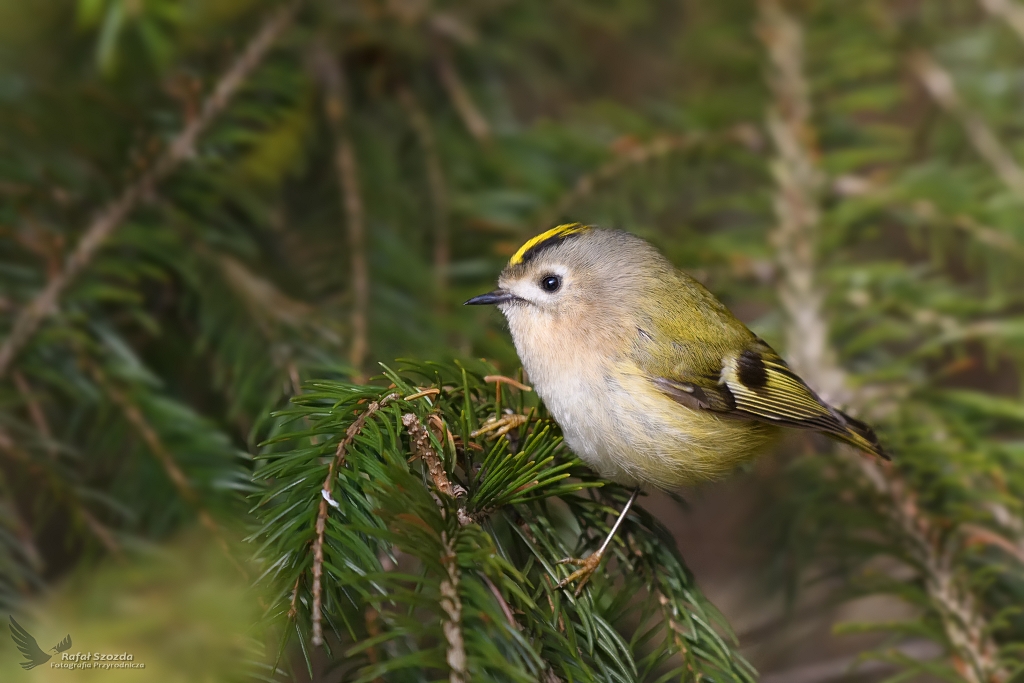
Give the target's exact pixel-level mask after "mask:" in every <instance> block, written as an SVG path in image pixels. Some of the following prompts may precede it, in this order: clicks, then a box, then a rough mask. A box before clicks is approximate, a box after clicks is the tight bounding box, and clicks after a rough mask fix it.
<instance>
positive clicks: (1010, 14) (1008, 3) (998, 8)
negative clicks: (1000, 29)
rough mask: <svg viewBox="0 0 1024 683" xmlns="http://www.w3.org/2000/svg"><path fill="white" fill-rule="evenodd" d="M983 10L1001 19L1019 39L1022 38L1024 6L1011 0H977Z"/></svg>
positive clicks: (1023, 36)
mask: <svg viewBox="0 0 1024 683" xmlns="http://www.w3.org/2000/svg"><path fill="white" fill-rule="evenodd" d="M978 3H979V4H980V5H981V6H982V7H983V8H985V11H986V12H988V13H989V14H991V15H992V16H994V17H997V18H999V19H1002V20H1003V21H1005V22H1006V23H1007V25H1009V27H1010V28H1011V29H1012V30H1013V32H1014V33H1016V34H1017V37H1019V38H1020V39H1021V40H1024V7H1021V6H1020V5H1018V4H1017V3H1015V2H1013V1H1012V0H978Z"/></svg>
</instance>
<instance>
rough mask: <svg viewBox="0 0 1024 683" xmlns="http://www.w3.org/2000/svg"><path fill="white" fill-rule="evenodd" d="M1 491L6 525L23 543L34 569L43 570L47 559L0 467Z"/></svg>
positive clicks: (0, 516) (0, 515)
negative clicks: (44, 557) (40, 549)
mask: <svg viewBox="0 0 1024 683" xmlns="http://www.w3.org/2000/svg"><path fill="white" fill-rule="evenodd" d="M0 491H2V492H3V496H2V497H0V519H2V520H3V521H4V522H5V523H6V524H5V526H7V527H8V528H10V530H11V531H12V532H13V533H14V536H15V537H16V538H17V539H18V542H19V543H20V544H21V552H22V553H23V554H24V555H25V559H26V560H28V563H29V565H30V566H31V567H32V569H34V570H35V571H37V572H41V571H42V570H43V569H44V568H45V567H46V561H45V560H44V559H43V556H42V554H41V553H40V552H39V546H37V545H36V540H35V534H33V533H32V527H31V526H30V525H29V523H28V522H27V521H26V520H25V517H24V516H23V515H22V514H21V510H20V509H19V508H18V502H17V500H15V497H14V495H13V492H12V491H11V487H10V485H9V484H8V482H7V475H6V473H5V472H4V470H3V469H2V468H0Z"/></svg>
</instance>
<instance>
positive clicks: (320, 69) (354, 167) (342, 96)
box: [312, 41, 370, 380]
mask: <svg viewBox="0 0 1024 683" xmlns="http://www.w3.org/2000/svg"><path fill="white" fill-rule="evenodd" d="M312 57H313V65H314V69H315V71H316V76H317V80H318V81H319V82H320V88H321V92H322V96H323V107H324V117H325V118H326V119H327V122H328V124H329V125H330V127H331V137H332V141H333V145H334V154H333V157H334V167H335V172H336V173H337V176H338V190H339V198H340V201H341V209H342V213H343V214H344V216H345V227H346V232H347V239H348V248H349V267H350V269H351V275H350V277H351V285H350V286H351V292H352V308H351V312H350V314H349V323H350V325H351V327H352V339H351V342H350V344H351V345H350V347H349V354H348V359H349V364H350V365H351V366H352V368H353V370H354V371H355V373H356V376H355V378H354V379H357V380H358V379H361V378H362V372H363V369H364V366H365V365H366V356H367V352H368V351H369V340H368V338H367V335H368V333H369V332H368V324H369V323H368V318H369V307H370V272H369V266H368V263H367V257H366V210H365V207H364V206H363V195H362V191H361V189H360V182H359V165H358V161H357V159H356V151H355V146H354V145H353V143H352V136H351V133H350V131H349V119H350V118H351V111H350V106H349V103H348V93H347V92H346V88H347V83H346V80H345V72H344V71H343V70H342V66H341V63H340V61H339V59H338V57H337V56H335V55H334V54H332V53H331V51H330V50H329V49H328V48H327V46H326V45H325V44H324V42H323V41H320V42H318V43H317V44H316V45H315V46H314V48H313V55H312Z"/></svg>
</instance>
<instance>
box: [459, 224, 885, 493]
mask: <svg viewBox="0 0 1024 683" xmlns="http://www.w3.org/2000/svg"><path fill="white" fill-rule="evenodd" d="M466 303H467V304H494V305H496V306H497V307H498V308H499V309H500V310H501V312H502V313H503V314H504V315H505V317H506V318H507V319H508V325H509V329H510V331H511V333H512V339H513V341H514V342H515V347H516V351H517V352H518V354H519V358H520V360H521V361H522V363H523V368H524V369H525V370H526V373H527V375H528V376H529V379H530V381H531V382H532V384H533V386H534V388H535V389H536V391H537V394H538V395H539V396H540V398H541V399H542V400H543V401H544V404H545V405H546V406H547V408H548V410H549V411H550V413H551V415H552V416H553V417H554V419H555V421H556V422H558V424H559V426H560V427H561V428H562V432H563V434H564V435H565V440H566V443H567V444H568V446H569V448H571V449H572V450H573V452H575V453H576V454H577V455H578V456H579V457H580V458H581V459H582V460H583V461H585V462H586V463H587V464H589V465H590V466H591V467H593V468H594V469H595V470H597V471H598V472H599V473H600V474H601V475H602V476H603V477H605V478H608V479H611V480H613V481H616V482H618V483H621V484H625V485H630V486H655V487H659V488H669V487H677V486H680V485H685V484H692V483H696V482H699V481H702V480H707V479H713V478H718V477H721V476H723V475H725V474H726V473H728V472H729V471H730V470H732V469H733V468H734V467H735V466H736V465H738V464H739V463H742V462H744V461H746V460H748V459H750V458H752V457H753V456H755V455H757V454H758V453H759V452H761V451H763V450H764V449H765V447H766V446H768V445H769V444H770V443H771V442H772V441H773V440H774V439H775V438H776V437H777V435H778V434H779V432H780V427H787V428H794V429H806V430H812V431H815V432H820V433H822V434H825V435H827V436H830V437H832V438H834V439H838V440H839V441H843V442H846V443H848V444H851V445H852V446H855V447H856V448H859V449H861V450H863V451H866V452H868V453H872V454H874V455H876V456H880V457H882V458H886V459H888V456H887V455H886V453H885V451H884V449H883V448H882V446H881V444H880V443H879V441H878V438H877V437H876V436H875V433H874V432H873V431H872V429H871V428H870V427H868V426H867V425H866V424H864V423H863V422H860V421H859V420H856V419H854V418H852V417H850V416H849V415H847V414H845V413H843V412H842V411H840V410H837V409H836V408H833V407H831V406H829V405H828V404H827V403H825V402H824V401H822V400H821V398H819V397H818V395H817V394H815V393H814V391H813V390H812V389H810V388H809V387H808V386H807V384H806V383H805V382H804V381H803V380H802V379H800V378H799V377H798V376H797V375H796V374H795V373H794V372H793V371H792V370H791V369H790V368H789V366H787V365H786V362H785V361H784V360H782V358H781V357H780V356H779V354H777V353H776V352H775V351H774V350H772V348H771V347H770V346H768V344H766V343H765V342H764V341H762V340H761V339H759V338H758V337H757V335H755V334H754V333H753V332H751V331H750V330H749V329H747V327H746V326H745V325H744V324H743V323H741V322H740V321H739V320H737V319H736V317H735V316H734V315H733V314H732V313H730V312H729V310H728V309H726V307H725V306H724V305H723V304H722V303H721V302H720V301H719V300H718V299H716V298H715V297H714V296H713V295H712V294H711V293H710V292H709V291H708V290H707V289H705V288H704V286H703V285H701V284H700V283H699V282H697V281H696V280H694V279H693V278H692V277H690V276H688V275H686V274H685V273H683V272H681V271H679V270H678V269H676V268H675V267H674V266H673V265H672V264H671V263H669V261H668V260H667V259H666V258H665V257H664V256H662V255H661V254H660V253H659V252H658V251H657V250H656V249H655V248H654V247H652V246H651V245H650V244H648V243H647V242H646V241H644V240H643V239H640V238H639V237H636V236H634V235H631V234H629V233H626V232H621V231H618V230H603V229H597V228H592V227H588V226H584V225H580V224H571V225H561V226H558V227H556V228H554V229H552V230H548V231H547V232H545V233H543V234H541V235H538V236H537V237H534V238H533V239H531V240H529V241H528V242H526V243H525V244H524V245H523V246H522V247H521V248H520V249H519V250H518V251H517V252H516V253H515V255H514V256H512V258H511V259H510V260H509V262H508V265H507V266H506V267H505V269H504V270H503V271H502V273H501V275H500V277H499V278H498V289H496V290H494V291H493V292H490V293H488V294H482V295H480V296H477V297H474V298H472V299H470V300H469V301H467V302H466Z"/></svg>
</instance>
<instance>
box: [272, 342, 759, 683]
mask: <svg viewBox="0 0 1024 683" xmlns="http://www.w3.org/2000/svg"><path fill="white" fill-rule="evenodd" d="M406 363H407V364H406V367H405V368H403V369H402V370H400V371H398V372H392V371H390V370H387V371H386V378H387V380H388V381H389V382H390V383H391V387H390V388H387V389H382V388H380V387H367V386H358V385H352V384H346V383H342V382H334V381H326V380H318V381H315V382H310V383H307V384H306V386H305V388H304V390H303V392H302V393H301V394H298V395H296V396H294V397H293V398H292V399H291V406H290V407H289V408H287V409H285V410H282V411H280V412H279V413H278V414H277V419H278V420H279V421H280V422H278V423H277V424H278V425H279V427H278V428H279V429H280V430H281V431H279V432H276V433H275V434H274V435H272V437H271V438H270V439H269V440H268V441H267V443H266V446H265V448H266V449H267V450H266V451H265V452H264V453H263V454H262V455H261V456H260V462H261V463H262V464H261V465H260V467H259V468H258V469H257V472H256V476H257V478H258V479H259V480H261V481H265V482H266V483H267V490H266V491H265V492H264V493H263V494H262V495H261V496H260V501H259V503H258V504H257V506H256V511H257V514H258V515H259V517H260V518H261V519H262V520H264V522H263V527H262V529H261V530H260V532H259V533H258V534H257V535H256V537H257V538H259V539H262V545H261V550H260V556H261V558H262V561H264V562H265V563H266V566H267V572H266V574H265V576H266V577H268V578H272V577H275V576H276V577H277V579H276V580H280V581H281V582H282V585H281V586H280V590H279V591H276V594H277V595H278V596H279V598H278V599H279V601H280V604H279V606H278V609H277V610H273V613H276V614H280V615H287V614H293V615H294V617H292V619H297V618H298V612H299V611H301V610H302V609H303V605H307V604H311V603H315V606H314V610H315V611H316V610H319V611H322V618H323V619H324V620H329V621H330V623H333V624H337V625H338V628H336V630H335V633H336V635H337V638H338V641H339V642H338V646H339V647H341V648H342V652H343V653H345V654H344V657H345V658H346V661H348V662H351V663H352V665H353V666H359V667H360V668H359V671H358V673H356V674H355V678H354V680H357V681H365V682H367V683H368V682H369V681H372V680H374V679H377V678H385V677H386V674H388V673H389V672H395V671H398V670H400V669H404V668H410V667H416V668H417V669H418V670H424V669H426V670H427V671H429V672H434V671H437V672H440V671H442V670H443V671H444V672H445V675H447V676H448V678H449V680H461V681H468V680H491V679H498V680H510V681H523V683H526V682H527V681H535V680H544V681H552V682H553V681H557V680H601V681H611V680H638V681H641V680H642V681H652V682H653V681H655V680H669V679H671V678H675V679H677V680H693V679H695V678H697V677H699V676H701V675H703V676H705V677H708V678H714V679H715V680H722V681H731V682H732V683H751V681H752V680H753V674H752V671H751V669H750V668H749V665H747V664H746V663H745V662H744V661H743V660H742V658H740V657H739V656H738V655H737V654H736V652H735V650H734V646H733V645H731V644H729V642H728V641H727V640H726V636H724V635H723V633H725V634H727V633H728V628H727V627H726V626H725V625H724V624H723V623H722V621H721V619H720V617H719V616H718V615H717V613H716V612H715V611H714V610H713V608H711V607H710V605H708V604H707V603H706V601H705V600H704V599H703V598H702V597H701V596H700V594H699V593H698V592H697V591H696V589H695V586H694V585H693V578H692V576H691V575H690V574H689V573H688V572H687V571H686V569H685V567H684V566H683V565H682V563H681V560H680V559H679V557H678V555H677V554H676V553H675V551H674V549H673V547H672V545H673V544H672V540H671V537H670V536H669V535H668V533H667V531H665V529H664V528H663V527H661V526H660V524H658V522H657V521H656V520H655V519H653V518H652V517H651V516H650V515H649V514H648V513H646V511H643V510H635V511H634V512H635V513H631V514H630V515H629V518H628V519H627V520H626V521H625V522H624V523H623V524H622V527H621V529H620V537H619V540H617V541H616V543H615V544H613V546H612V547H610V548H609V555H610V556H611V557H610V559H609V562H608V563H607V564H606V565H605V566H604V568H603V569H601V570H600V571H599V572H598V574H599V576H598V575H595V577H594V578H593V579H592V580H591V582H590V584H589V585H590V588H589V589H588V592H587V593H585V594H584V595H582V596H581V597H579V598H575V597H574V596H573V595H572V592H571V591H561V590H559V589H556V588H555V584H556V583H557V582H558V579H559V573H560V572H562V573H564V570H563V569H561V568H560V567H557V566H556V561H557V559H559V558H561V557H564V556H566V555H568V554H572V553H573V551H574V550H576V548H573V547H570V546H568V545H567V544H566V538H567V533H568V534H570V535H571V536H573V537H574V536H575V532H572V531H569V530H568V529H567V528H565V527H564V523H563V522H561V521H559V518H558V517H555V516H553V515H552V514H551V507H550V506H551V505H552V503H554V502H555V501H559V502H558V507H560V508H562V507H564V509H565V510H566V511H567V512H566V514H568V515H571V516H572V518H573V519H575V522H574V524H578V525H579V527H580V536H581V538H580V545H581V546H583V547H584V548H585V547H586V546H588V545H591V544H593V543H598V542H600V539H601V538H603V537H604V535H605V534H606V533H607V531H608V525H609V523H610V521H609V520H610V519H611V518H613V517H614V514H611V513H614V510H613V509H612V508H611V507H609V502H608V501H611V502H612V503H621V501H622V500H624V499H625V498H626V497H628V496H629V495H630V491H629V490H627V489H624V488H622V487H617V486H613V485H610V484H607V483H605V482H601V481H600V480H599V479H598V478H597V476H596V475H595V474H594V473H593V472H591V471H589V470H588V469H586V468H585V467H583V465H582V463H580V462H579V461H578V460H577V459H576V458H574V457H573V456H572V455H571V454H570V453H569V452H568V451H566V450H565V449H564V448H562V446H561V438H560V436H559V434H558V431H557V428H556V427H555V425H553V424H552V423H551V422H550V420H549V419H547V418H546V417H545V416H544V415H543V413H542V412H539V411H540V406H539V404H538V403H537V399H536V397H535V396H534V395H533V393H532V392H528V391H522V390H519V389H517V388H515V386H514V385H513V384H508V383H505V382H501V381H494V378H495V377H498V375H497V374H496V373H495V372H494V370H493V368H490V367H486V368H484V369H482V370H479V369H474V370H472V371H471V370H469V369H467V368H465V367H453V366H449V365H444V364H434V363H411V362H406ZM485 377H486V378H487V379H486V380H485ZM496 388H497V389H498V391H499V392H500V394H498V395H496V394H495V389H496ZM386 397H390V399H389V401H388V403H387V404H386V405H381V403H382V402H383V399H384V398H386ZM402 397H405V398H402ZM373 405H379V406H380V407H379V408H377V409H375V412H374V413H373V417H372V418H370V419H367V418H368V417H369V415H368V413H369V407H370V406H373ZM505 408H508V409H510V410H512V411H514V414H516V415H535V417H536V419H531V420H530V421H528V422H524V423H522V424H519V425H518V426H516V427H514V429H512V430H510V432H509V433H508V434H506V435H505V437H502V438H498V439H493V440H492V439H490V438H489V436H490V433H488V432H485V433H483V434H478V435H477V436H473V433H474V432H476V431H477V430H478V429H479V427H480V425H481V424H486V421H487V420H488V419H490V418H493V417H494V416H495V415H498V414H500V413H501V412H502V411H503V410H504V409H505ZM288 424H294V425H295V426H297V427H299V428H300V429H301V431H299V432H294V433H293V432H289V431H287V429H288V428H287V425H288ZM339 437H340V438H339ZM341 451H344V463H345V466H344V467H338V468H337V469H336V470H334V472H333V473H332V474H329V476H330V478H331V480H332V481H333V482H334V483H335V486H334V490H333V492H331V493H330V501H333V504H332V503H330V502H329V501H328V498H327V496H326V495H325V491H324V489H323V486H321V485H319V484H317V488H316V490H315V491H314V490H313V488H312V487H311V485H310V484H311V481H316V482H319V481H321V479H320V477H319V475H318V476H315V477H314V476H312V473H313V472H318V473H322V472H323V471H324V469H327V470H328V472H330V467H329V466H328V465H326V464H325V463H324V462H323V458H325V457H327V456H328V454H330V456H331V457H332V462H335V461H337V460H336V455H337V453H339V452H341ZM598 488H600V489H601V490H602V492H603V495H600V496H599V495H597V494H596V493H594V491H595V490H596V489H598ZM463 490H464V491H465V494H464V495H463V494H462V492H463ZM303 510H314V511H315V512H314V513H313V514H312V515H311V516H312V517H314V518H316V519H317V524H316V525H315V526H314V527H313V528H310V526H308V523H307V521H306V520H308V519H310V517H309V516H307V514H306V513H304V512H303ZM321 511H325V512H324V514H320V512H321ZM328 512H329V514H327V513H328ZM310 532H311V533H310ZM321 539H322V540H321ZM314 545H315V546H316V548H315V550H313V551H312V552H311V548H313V546H314ZM316 567H319V568H320V569H318V570H316V571H317V572H318V573H319V576H320V580H321V582H320V585H319V586H318V587H317V588H316V591H317V592H318V593H319V594H320V599H319V600H316V599H311V598H312V596H310V590H311V588H310V587H308V586H307V585H306V584H304V583H303V582H302V581H301V580H300V581H297V580H296V579H297V578H299V577H301V576H302V575H303V573H304V572H306V571H308V570H309V569H311V568H314V569H315V568H316ZM623 581H624V582H625V584H622V583H621V582H623ZM285 582H286V583H285ZM658 595H661V596H663V597H664V599H665V601H667V602H664V603H658V602H657V598H656V596H658ZM634 598H636V599H637V600H639V601H640V603H641V604H642V605H644V606H645V607H644V610H643V611H642V614H638V615H637V618H639V617H642V619H640V623H642V624H644V625H645V626H644V627H643V628H642V629H639V630H637V632H636V635H635V637H634V638H633V640H627V639H623V636H621V635H619V630H617V629H626V630H627V631H630V632H631V631H632V629H633V628H634V626H633V624H634V623H635V618H634V610H635V609H637V608H635V607H634ZM652 605H653V606H655V607H657V609H653V610H652V607H651V606H652ZM660 605H665V607H664V609H667V610H669V611H670V612H671V613H672V614H673V615H675V616H674V623H673V624H672V625H669V623H668V622H667V621H663V620H662V616H663V615H664V614H667V612H663V611H662V609H661V607H660ZM293 606H294V611H293V609H292V608H293ZM368 609H372V610H374V614H376V615H377V616H376V617H375V619H374V627H373V631H372V633H371V630H370V628H369V625H368V624H367V622H366V619H365V614H366V613H367V610H368ZM314 618H315V616H314ZM299 633H300V635H299V637H302V638H306V636H305V635H303V634H302V633H301V630H300V631H299ZM673 633H674V634H675V635H672V634H673ZM322 637H323V635H322V632H321V638H322ZM651 647H653V650H651V649H650V648H651ZM333 648H334V643H332V651H333ZM376 650H380V651H381V656H380V657H378V656H377V655H376V654H375V651H376ZM358 662H362V664H358ZM499 671H500V672H501V673H500V674H498V673H497V672H499ZM429 675H435V674H433V673H431V674H429ZM437 677H440V676H439V673H438V674H437Z"/></svg>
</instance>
